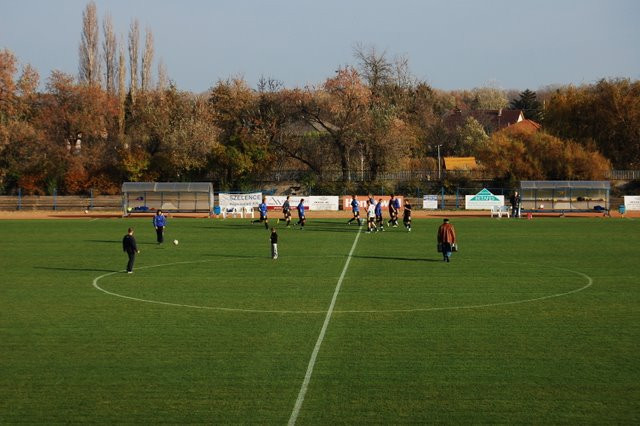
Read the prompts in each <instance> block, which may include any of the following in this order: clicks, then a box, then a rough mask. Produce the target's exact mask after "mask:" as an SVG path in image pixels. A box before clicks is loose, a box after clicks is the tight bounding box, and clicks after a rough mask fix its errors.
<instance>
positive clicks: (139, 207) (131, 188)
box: [122, 182, 213, 216]
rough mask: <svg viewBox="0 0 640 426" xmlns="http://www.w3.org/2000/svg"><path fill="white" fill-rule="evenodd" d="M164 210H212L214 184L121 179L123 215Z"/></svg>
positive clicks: (202, 211) (208, 211)
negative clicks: (124, 180)
mask: <svg viewBox="0 0 640 426" xmlns="http://www.w3.org/2000/svg"><path fill="white" fill-rule="evenodd" d="M157 210H162V211H167V212H174V213H179V212H189V213H194V212H198V213H209V214H211V213H212V212H213V185H212V184H211V183H210V182H124V183H123V184H122V212H123V215H125V216H126V215H130V214H132V213H149V212H155V211H157Z"/></svg>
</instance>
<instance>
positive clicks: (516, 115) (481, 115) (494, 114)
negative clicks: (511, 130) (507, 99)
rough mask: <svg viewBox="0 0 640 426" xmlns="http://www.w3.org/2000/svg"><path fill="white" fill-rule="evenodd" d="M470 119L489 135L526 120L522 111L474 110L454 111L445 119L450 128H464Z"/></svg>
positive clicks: (457, 109)
mask: <svg viewBox="0 0 640 426" xmlns="http://www.w3.org/2000/svg"><path fill="white" fill-rule="evenodd" d="M468 117H473V118H475V119H476V120H477V121H478V122H479V123H480V124H482V126H483V127H484V128H485V129H486V131H487V133H491V132H493V131H497V130H501V129H504V128H505V127H508V126H511V125H513V124H516V123H518V122H520V121H522V120H524V114H523V113H522V110H520V109H502V108H501V109H472V110H467V111H462V110H461V109H459V108H456V109H454V110H453V111H451V113H449V114H448V115H447V116H445V118H444V122H445V124H446V125H447V127H449V128H455V127H460V126H463V125H464V123H465V122H466V120H467V118H468Z"/></svg>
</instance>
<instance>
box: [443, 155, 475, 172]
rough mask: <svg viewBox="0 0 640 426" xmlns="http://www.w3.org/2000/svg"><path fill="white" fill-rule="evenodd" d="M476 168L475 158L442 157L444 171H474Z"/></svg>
mask: <svg viewBox="0 0 640 426" xmlns="http://www.w3.org/2000/svg"><path fill="white" fill-rule="evenodd" d="M477 168H478V163H476V157H444V169H445V170H448V171H452V170H475V169H477Z"/></svg>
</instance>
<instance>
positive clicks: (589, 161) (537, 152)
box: [478, 131, 610, 182]
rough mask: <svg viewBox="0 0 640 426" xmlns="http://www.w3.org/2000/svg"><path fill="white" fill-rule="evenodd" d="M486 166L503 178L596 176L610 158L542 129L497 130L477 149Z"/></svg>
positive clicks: (603, 172)
mask: <svg viewBox="0 0 640 426" xmlns="http://www.w3.org/2000/svg"><path fill="white" fill-rule="evenodd" d="M478 158H479V160H480V161H481V163H482V165H483V166H484V167H485V169H487V170H490V171H492V172H493V173H495V174H497V176H498V177H500V178H502V179H504V180H506V181H511V182H515V181H519V180H599V179H603V178H605V176H606V174H607V172H608V171H609V168H610V163H609V161H608V160H607V159H606V158H605V157H603V156H602V155H601V154H600V153H598V152H597V151H591V150H588V149H585V148H584V147H583V146H581V145H580V144H579V143H576V142H574V141H570V140H562V139H560V138H557V137H555V136H552V135H550V134H547V133H543V132H535V133H531V132H529V133H527V132H514V131H500V132H496V133H494V134H493V135H492V136H491V140H490V142H489V143H487V144H485V145H484V147H483V149H480V150H479V151H478Z"/></svg>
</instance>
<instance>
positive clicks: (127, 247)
mask: <svg viewBox="0 0 640 426" xmlns="http://www.w3.org/2000/svg"><path fill="white" fill-rule="evenodd" d="M122 251H124V252H125V253H127V256H129V262H127V274H133V264H134V262H135V261H136V254H138V253H140V250H138V246H137V245H136V239H135V238H133V228H129V229H128V231H127V235H125V236H124V238H123V239H122Z"/></svg>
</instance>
